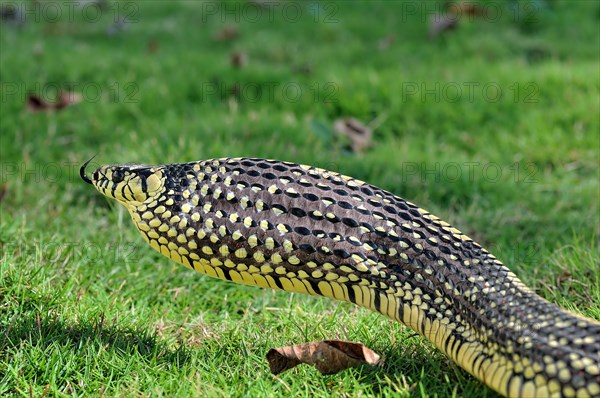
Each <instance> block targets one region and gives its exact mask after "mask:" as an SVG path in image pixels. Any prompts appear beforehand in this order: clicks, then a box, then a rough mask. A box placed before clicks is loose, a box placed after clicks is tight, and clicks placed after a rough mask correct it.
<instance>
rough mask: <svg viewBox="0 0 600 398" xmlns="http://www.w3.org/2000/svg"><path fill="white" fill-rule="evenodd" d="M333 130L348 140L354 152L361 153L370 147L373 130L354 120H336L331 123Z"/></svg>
mask: <svg viewBox="0 0 600 398" xmlns="http://www.w3.org/2000/svg"><path fill="white" fill-rule="evenodd" d="M333 129H334V130H335V131H336V132H337V133H339V134H342V135H345V136H346V137H348V138H349V139H350V142H351V146H352V150H353V151H354V152H361V151H363V150H364V149H367V148H368V147H369V146H371V138H372V137H373V130H371V129H370V128H369V127H368V126H365V125H364V124H362V123H361V122H360V121H359V120H357V119H355V118H352V117H350V118H345V119H337V120H336V121H335V122H334V123H333Z"/></svg>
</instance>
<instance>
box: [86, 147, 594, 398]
mask: <svg viewBox="0 0 600 398" xmlns="http://www.w3.org/2000/svg"><path fill="white" fill-rule="evenodd" d="M90 160H91V159H90ZM89 162H90V161H88V162H86V163H85V164H83V166H82V167H81V169H80V176H81V178H82V179H83V180H84V181H85V182H87V183H89V184H92V185H93V186H94V187H95V188H96V189H97V190H98V191H99V192H100V193H101V194H103V195H104V196H106V197H108V198H111V199H115V200H116V201H117V202H119V203H120V204H122V205H123V206H125V208H126V209H127V210H128V212H129V214H130V215H131V219H132V220H133V223H134V224H135V226H136V228H137V229H138V231H139V232H140V233H141V235H142V236H143V238H144V239H145V240H146V242H147V243H148V244H149V245H150V246H151V247H152V248H154V249H155V250H156V251H158V252H159V253H161V254H162V255H164V256H166V257H168V258H170V259H171V260H174V261H176V262H177V263H180V264H182V265H184V266H186V267H188V268H190V269H192V270H195V271H197V272H200V273H203V274H206V275H209V276H211V277H214V278H219V279H222V280H227V281H231V282H235V283H239V284H244V285H251V286H258V287H262V288H270V289H275V290H283V291H286V292H295V293H303V294H309V295H313V296H324V297H328V298H331V299H336V300H341V301H347V302H351V303H354V304H356V305H358V306H361V307H365V308H368V309H370V310H372V311H376V312H378V313H380V314H382V315H384V316H386V317H389V318H391V319H393V320H395V321H399V322H401V323H403V324H404V325H406V326H407V327H409V328H411V329H413V330H414V331H415V332H417V333H418V334H420V335H421V336H423V337H424V338H425V339H427V340H429V341H430V342H431V343H432V344H433V345H434V346H435V347H436V348H437V349H439V350H441V351H442V352H443V353H444V354H445V355H447V356H448V357H449V358H450V359H451V360H452V361H453V362H455V363H456V364H458V365H459V366H460V367H461V368H463V369H464V370H466V371H467V372H468V373H470V374H471V375H473V376H474V377H475V378H477V379H479V380H480V381H481V382H482V383H484V384H485V385H487V386H489V387H490V388H491V389H493V390H495V391H496V392H498V393H500V394H502V395H504V396H510V397H599V396H600V323H599V322H598V321H596V320H593V319H588V318H585V317H583V316H581V315H577V314H573V313H570V312H568V311H566V310H564V309H562V308H561V307H559V306H557V305H555V304H553V303H551V302H549V301H547V300H546V299H544V298H542V297H541V296H539V295H538V294H536V293H535V292H534V291H533V290H532V289H530V288H528V287H527V286H526V285H525V284H524V283H523V282H521V281H520V280H519V279H518V277H517V276H516V275H515V274H514V273H513V272H512V271H510V270H509V268H507V267H506V266H505V265H504V264H503V263H502V262H501V261H500V260H498V259H497V258H496V257H495V256H494V255H493V254H491V253H490V252H488V251H487V250H485V249H484V248H483V247H481V245H479V244H478V243H476V242H475V241H473V240H472V239H471V238H469V237H468V236H466V235H465V234H463V233H462V232H461V231H460V230H458V229H456V228H454V227H453V226H451V225H450V224H449V223H447V222H445V221H443V220H441V219H440V218H438V217H436V216H435V215H433V214H431V213H430V212H428V211H426V210H424V209H422V208H420V207H419V206H417V205H415V204H413V203H411V202H409V201H407V200H405V199H403V198H401V197H399V196H396V195H394V194H393V193H390V192H388V191H386V190H383V189H381V188H378V187H376V186H374V185H371V184H368V183H366V182H364V181H361V180H359V179H356V178H352V177H348V176H345V175H342V174H340V173H337V172H333V171H328V170H325V169H321V168H318V167H313V166H307V165H302V164H296V163H291V162H286V161H277V160H270V159H259V158H219V159H208V160H202V161H196V162H188V163H177V164H166V165H156V166H152V165H144V164H118V165H105V166H100V167H98V168H97V169H96V170H95V171H93V173H92V174H91V177H89V176H88V175H87V174H86V167H87V166H88V164H89Z"/></svg>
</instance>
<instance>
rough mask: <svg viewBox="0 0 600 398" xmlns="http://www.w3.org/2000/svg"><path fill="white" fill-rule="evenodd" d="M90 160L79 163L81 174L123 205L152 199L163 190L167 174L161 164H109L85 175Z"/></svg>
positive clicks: (131, 204)
mask: <svg viewBox="0 0 600 398" xmlns="http://www.w3.org/2000/svg"><path fill="white" fill-rule="evenodd" d="M91 160H92V159H90V160H88V161H87V162H85V163H84V164H83V166H81V169H80V175H81V178H82V179H83V180H84V181H85V182H87V183H88V184H92V185H93V186H94V187H95V188H96V189H97V190H98V191H99V192H100V193H101V194H103V195H104V196H107V197H109V198H112V199H116V200H117V201H119V202H120V203H122V204H123V205H125V206H126V207H130V206H135V205H137V204H140V203H143V202H146V201H148V200H151V199H152V198H154V197H156V196H158V195H160V194H161V193H162V192H163V190H164V185H165V180H166V178H165V170H164V169H163V168H162V167H155V166H147V165H143V164H123V165H108V166H101V167H99V168H97V169H96V170H95V171H94V172H93V173H92V175H91V177H88V176H87V175H86V173H85V168H86V166H87V165H88V164H89V162H90V161H91Z"/></svg>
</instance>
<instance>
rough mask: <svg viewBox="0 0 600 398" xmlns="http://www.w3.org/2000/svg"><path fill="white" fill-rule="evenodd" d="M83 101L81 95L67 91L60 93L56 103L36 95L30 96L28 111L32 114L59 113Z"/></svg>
mask: <svg viewBox="0 0 600 398" xmlns="http://www.w3.org/2000/svg"><path fill="white" fill-rule="evenodd" d="M81 101H83V96H82V95H81V94H78V93H73V92H66V91H63V92H61V93H60V95H59V96H58V100H57V101H56V102H50V101H47V100H45V99H44V98H42V97H40V96H38V95H36V94H30V95H29V96H28V97H27V109H28V110H29V111H30V112H43V111H57V110H61V109H63V108H66V107H67V106H71V105H75V104H78V103H80V102H81Z"/></svg>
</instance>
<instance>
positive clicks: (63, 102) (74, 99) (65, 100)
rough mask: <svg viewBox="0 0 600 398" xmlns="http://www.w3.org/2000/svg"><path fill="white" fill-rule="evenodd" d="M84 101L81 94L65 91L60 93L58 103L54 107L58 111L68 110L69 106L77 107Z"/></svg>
mask: <svg viewBox="0 0 600 398" xmlns="http://www.w3.org/2000/svg"><path fill="white" fill-rule="evenodd" d="M81 101H83V96H82V95H81V94H79V93H74V92H72V91H63V92H61V93H60V96H59V97H58V101H57V102H56V104H55V105H54V107H55V108H56V109H57V110H58V109H63V108H66V107H67V106H71V105H75V104H78V103H80V102H81Z"/></svg>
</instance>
